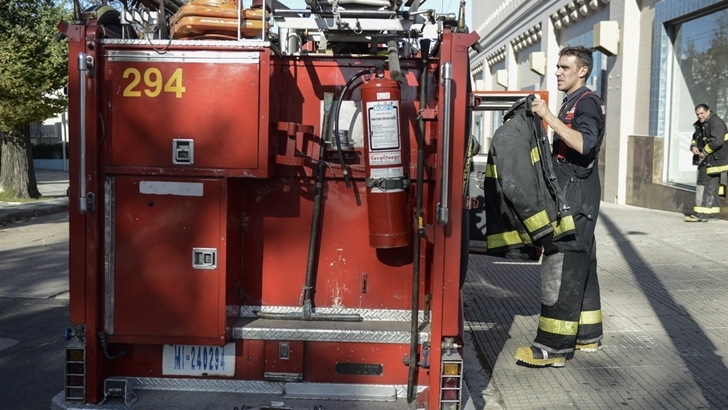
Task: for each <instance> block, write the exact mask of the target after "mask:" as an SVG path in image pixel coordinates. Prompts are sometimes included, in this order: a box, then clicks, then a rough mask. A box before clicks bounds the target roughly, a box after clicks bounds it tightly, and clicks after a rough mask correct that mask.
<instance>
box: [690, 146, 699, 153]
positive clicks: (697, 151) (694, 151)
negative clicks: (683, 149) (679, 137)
mask: <svg viewBox="0 0 728 410" xmlns="http://www.w3.org/2000/svg"><path fill="white" fill-rule="evenodd" d="M690 150H691V151H693V155H700V150H699V149H698V147H696V146H695V145H693V146H692V147H690Z"/></svg>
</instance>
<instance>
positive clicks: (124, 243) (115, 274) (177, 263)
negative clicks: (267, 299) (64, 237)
mask: <svg viewBox="0 0 728 410" xmlns="http://www.w3.org/2000/svg"><path fill="white" fill-rule="evenodd" d="M224 186H225V183H224V180H219V179H181V178H177V179H175V178H148V177H144V176H121V177H114V178H109V179H108V180H107V195H109V196H110V198H109V200H108V201H107V207H108V208H109V209H107V219H108V220H107V236H108V237H107V248H110V249H107V255H109V256H107V286H108V289H107V295H106V296H107V300H106V308H107V313H106V321H107V323H106V327H107V330H108V331H109V334H110V337H111V340H112V341H114V342H117V343H119V342H121V343H124V342H126V343H168V344H207V345H222V344H224V342H225V340H224V335H225V333H224V329H225V299H224V291H225V264H224V261H225V249H224V244H225V238H224V235H225V229H223V228H222V227H223V226H224V225H223V223H224V221H222V218H223V216H224V215H225V213H224V200H223V199H224Z"/></svg>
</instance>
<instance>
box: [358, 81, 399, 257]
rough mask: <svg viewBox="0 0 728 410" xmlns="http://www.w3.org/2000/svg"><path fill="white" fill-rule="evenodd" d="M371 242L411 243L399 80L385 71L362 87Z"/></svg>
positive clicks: (385, 245)
mask: <svg viewBox="0 0 728 410" xmlns="http://www.w3.org/2000/svg"><path fill="white" fill-rule="evenodd" d="M361 106H362V112H363V120H364V121H363V126H364V163H365V166H366V176H367V178H366V187H367V195H366V197H367V214H368V216H369V245H370V246H371V247H373V248H399V247H403V246H407V245H408V244H409V242H410V225H411V224H410V221H409V218H408V216H407V192H406V189H407V188H408V184H409V179H408V178H407V176H406V175H405V173H404V161H403V159H404V158H403V157H404V150H403V148H402V137H401V135H400V126H399V125H400V124H399V115H400V91H399V83H397V82H396V81H394V80H391V79H388V78H385V77H384V72H383V71H382V70H377V73H376V75H375V76H374V77H373V78H372V79H370V80H369V81H368V82H366V83H365V84H364V85H362V87H361Z"/></svg>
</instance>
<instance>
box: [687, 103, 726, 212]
mask: <svg viewBox="0 0 728 410" xmlns="http://www.w3.org/2000/svg"><path fill="white" fill-rule="evenodd" d="M695 115H696V116H697V117H698V120H697V121H695V123H693V126H694V127H695V133H694V134H693V140H692V141H691V142H690V151H692V152H693V165H697V166H698V182H697V185H696V187H695V207H694V208H693V214H692V215H688V216H686V217H685V222H708V219H710V218H714V217H715V216H716V215H718V214H719V213H720V203H719V202H718V201H719V199H718V186H719V185H720V175H721V174H722V173H723V172H725V171H728V153H727V152H726V150H725V149H723V141H724V140H725V138H727V137H728V128H726V124H725V121H723V120H722V119H721V118H720V117H718V115H716V114H713V113H712V111H710V108H709V107H708V106H707V105H706V104H698V105H697V106H696V107H695Z"/></svg>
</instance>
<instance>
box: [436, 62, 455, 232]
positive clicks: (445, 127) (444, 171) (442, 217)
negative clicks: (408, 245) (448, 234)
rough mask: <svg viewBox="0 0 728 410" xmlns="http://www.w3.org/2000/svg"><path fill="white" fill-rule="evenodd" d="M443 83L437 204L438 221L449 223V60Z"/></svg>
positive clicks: (450, 78)
mask: <svg viewBox="0 0 728 410" xmlns="http://www.w3.org/2000/svg"><path fill="white" fill-rule="evenodd" d="M440 72H441V73H442V80H441V81H442V85H443V88H444V94H445V95H444V100H445V101H443V104H442V111H443V115H442V132H441V133H440V139H442V160H441V161H440V162H441V164H440V179H441V181H442V183H441V189H440V202H439V203H438V204H437V223H439V224H440V225H447V222H448V220H449V219H450V210H449V208H448V201H447V194H448V191H449V190H450V122H451V121H452V118H451V111H452V109H451V108H452V63H450V62H449V61H448V62H446V63H445V64H443V65H442V69H441V70H440Z"/></svg>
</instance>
